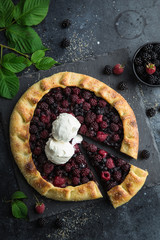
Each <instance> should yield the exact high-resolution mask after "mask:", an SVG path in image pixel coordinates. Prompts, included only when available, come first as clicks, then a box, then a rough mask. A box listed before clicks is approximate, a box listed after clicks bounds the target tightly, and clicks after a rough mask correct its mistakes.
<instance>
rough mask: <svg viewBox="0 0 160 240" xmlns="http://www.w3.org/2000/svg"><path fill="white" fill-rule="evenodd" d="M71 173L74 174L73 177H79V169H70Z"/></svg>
mask: <svg viewBox="0 0 160 240" xmlns="http://www.w3.org/2000/svg"><path fill="white" fill-rule="evenodd" d="M72 174H73V176H75V177H80V170H79V169H77V168H76V169H74V170H73V171H72Z"/></svg>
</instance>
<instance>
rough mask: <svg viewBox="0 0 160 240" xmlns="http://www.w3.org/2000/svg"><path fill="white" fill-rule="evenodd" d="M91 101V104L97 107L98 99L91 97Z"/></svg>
mask: <svg viewBox="0 0 160 240" xmlns="http://www.w3.org/2000/svg"><path fill="white" fill-rule="evenodd" d="M89 103H90V104H91V106H93V107H95V106H97V100H96V99H95V98H90V99H89Z"/></svg>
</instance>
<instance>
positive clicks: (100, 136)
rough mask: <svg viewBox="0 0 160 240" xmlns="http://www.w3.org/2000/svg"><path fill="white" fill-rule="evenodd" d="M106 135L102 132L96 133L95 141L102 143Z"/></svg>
mask: <svg viewBox="0 0 160 240" xmlns="http://www.w3.org/2000/svg"><path fill="white" fill-rule="evenodd" d="M107 136H108V134H107V133H104V132H101V131H98V132H97V136H96V138H97V140H98V141H100V142H104V141H105V140H106V138H107Z"/></svg>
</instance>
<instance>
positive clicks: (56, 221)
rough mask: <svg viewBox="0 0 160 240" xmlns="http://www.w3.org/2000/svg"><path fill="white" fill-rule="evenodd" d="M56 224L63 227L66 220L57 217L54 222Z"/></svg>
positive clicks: (57, 226)
mask: <svg viewBox="0 0 160 240" xmlns="http://www.w3.org/2000/svg"><path fill="white" fill-rule="evenodd" d="M54 226H55V227H56V228H62V227H63V226H64V220H63V219H60V218H57V219H56V220H55V222H54Z"/></svg>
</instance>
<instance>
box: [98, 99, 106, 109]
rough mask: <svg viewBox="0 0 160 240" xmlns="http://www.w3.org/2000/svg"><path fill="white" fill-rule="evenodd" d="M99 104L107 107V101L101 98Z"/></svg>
mask: <svg viewBox="0 0 160 240" xmlns="http://www.w3.org/2000/svg"><path fill="white" fill-rule="evenodd" d="M98 105H99V106H100V107H105V106H106V105H107V102H106V101H104V100H99V102H98Z"/></svg>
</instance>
